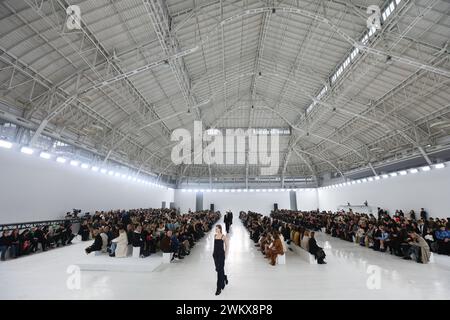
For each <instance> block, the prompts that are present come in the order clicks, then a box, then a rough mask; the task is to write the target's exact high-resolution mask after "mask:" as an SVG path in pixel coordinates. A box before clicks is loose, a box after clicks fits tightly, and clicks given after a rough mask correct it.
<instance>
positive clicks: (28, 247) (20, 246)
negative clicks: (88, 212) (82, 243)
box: [0, 219, 75, 261]
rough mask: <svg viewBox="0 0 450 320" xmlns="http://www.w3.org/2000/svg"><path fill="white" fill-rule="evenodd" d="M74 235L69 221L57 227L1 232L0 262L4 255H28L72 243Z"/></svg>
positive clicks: (47, 226)
mask: <svg viewBox="0 0 450 320" xmlns="http://www.w3.org/2000/svg"><path fill="white" fill-rule="evenodd" d="M74 237H75V235H74V234H73V232H72V223H71V220H69V219H67V220H66V221H65V222H64V223H61V224H57V225H45V226H36V227H33V228H29V229H24V230H19V229H18V228H16V229H14V230H12V231H6V230H5V231H3V232H2V235H1V237H0V251H1V260H2V261H5V260H6V253H7V252H9V257H10V258H13V259H15V258H18V257H20V256H25V255H29V254H31V253H35V252H37V251H38V250H39V244H40V245H41V250H42V251H47V250H48V249H52V248H55V247H59V246H65V245H69V244H71V243H72V240H73V238H74Z"/></svg>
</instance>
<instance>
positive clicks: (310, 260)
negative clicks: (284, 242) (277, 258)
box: [290, 242, 317, 264]
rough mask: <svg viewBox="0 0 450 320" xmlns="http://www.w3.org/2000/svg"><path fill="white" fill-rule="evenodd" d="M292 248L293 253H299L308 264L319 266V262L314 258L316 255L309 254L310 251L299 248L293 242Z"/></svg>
mask: <svg viewBox="0 0 450 320" xmlns="http://www.w3.org/2000/svg"><path fill="white" fill-rule="evenodd" d="M290 248H291V249H292V251H294V252H295V253H297V254H298V255H299V256H300V257H301V258H302V259H303V260H305V261H306V262H308V263H310V264H317V260H316V258H315V257H314V255H312V254H311V253H309V252H308V251H306V250H305V249H303V248H302V247H299V246H298V245H296V244H295V243H294V242H291V245H290Z"/></svg>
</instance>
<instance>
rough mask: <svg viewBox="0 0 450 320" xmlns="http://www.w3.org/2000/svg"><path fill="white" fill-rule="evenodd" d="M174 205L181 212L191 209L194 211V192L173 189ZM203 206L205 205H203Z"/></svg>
mask: <svg viewBox="0 0 450 320" xmlns="http://www.w3.org/2000/svg"><path fill="white" fill-rule="evenodd" d="M175 207H176V208H177V209H178V208H179V209H180V212H181V213H186V212H188V211H189V209H191V211H195V192H182V191H181V190H179V189H177V190H175ZM203 208H205V206H203Z"/></svg>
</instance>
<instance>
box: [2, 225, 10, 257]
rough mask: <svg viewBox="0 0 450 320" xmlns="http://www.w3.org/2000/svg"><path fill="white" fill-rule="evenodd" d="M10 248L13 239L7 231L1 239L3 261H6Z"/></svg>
mask: <svg viewBox="0 0 450 320" xmlns="http://www.w3.org/2000/svg"><path fill="white" fill-rule="evenodd" d="M9 247H11V238H10V236H9V235H8V231H6V230H5V231H3V233H2V236H1V237H0V251H1V254H2V257H1V259H2V261H5V260H6V252H7V251H8V249H9Z"/></svg>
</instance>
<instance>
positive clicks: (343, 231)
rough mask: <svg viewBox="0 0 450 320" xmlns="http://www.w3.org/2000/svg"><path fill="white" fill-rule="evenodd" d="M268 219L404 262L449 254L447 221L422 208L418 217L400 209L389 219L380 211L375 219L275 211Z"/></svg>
mask: <svg viewBox="0 0 450 320" xmlns="http://www.w3.org/2000/svg"><path fill="white" fill-rule="evenodd" d="M271 216H272V218H274V219H279V220H282V221H284V222H286V223H289V224H290V225H293V226H294V228H297V229H300V228H304V229H308V230H312V231H317V230H324V231H325V232H326V233H327V234H330V235H331V236H333V237H337V238H340V239H342V240H346V241H350V242H356V243H358V244H360V245H361V246H364V247H367V248H371V249H373V250H376V251H381V252H386V251H388V252H390V253H391V254H393V255H397V256H399V257H402V258H403V259H405V260H411V259H412V260H415V261H417V262H420V263H428V262H429V260H430V255H431V254H430V252H436V253H438V254H446V255H448V254H449V252H450V251H449V249H450V231H449V227H450V219H439V218H436V219H434V218H432V217H428V214H427V212H426V211H425V210H424V209H423V208H422V209H421V211H420V215H419V217H420V218H419V217H416V215H415V212H414V211H410V213H409V215H407V216H406V215H405V214H404V213H403V212H402V211H401V210H397V211H396V212H395V213H394V214H393V215H392V216H390V215H389V214H388V212H387V211H386V210H383V209H381V208H378V212H377V216H374V215H373V214H366V213H355V212H353V211H352V210H350V211H349V212H345V211H338V212H335V213H333V212H330V211H328V212H325V211H324V212H319V211H308V212H304V211H291V210H278V211H276V212H272V214H271ZM294 240H295V239H294Z"/></svg>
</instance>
